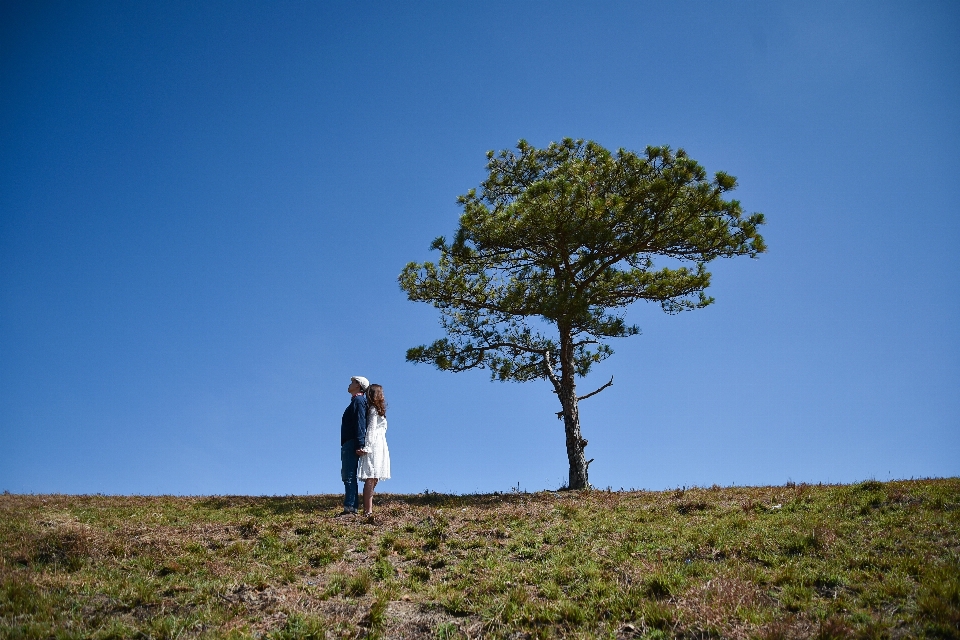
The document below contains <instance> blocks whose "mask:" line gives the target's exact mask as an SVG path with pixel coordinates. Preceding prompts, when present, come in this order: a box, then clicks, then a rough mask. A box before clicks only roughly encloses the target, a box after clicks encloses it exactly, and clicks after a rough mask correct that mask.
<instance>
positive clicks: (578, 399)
mask: <svg viewBox="0 0 960 640" xmlns="http://www.w3.org/2000/svg"><path fill="white" fill-rule="evenodd" d="M611 385H613V376H610V381H609V382H608V383H607V384H605V385H603V386H602V387H600V388H599V389H597V390H596V391H591V392H590V393H588V394H587V395H585V396H580V397H579V398H577V402H580V401H581V400H586V399H587V398H589V397H590V396H595V395H597V394H598V393H600V392H601V391H603V390H604V389H606V388H607V387H609V386H611Z"/></svg>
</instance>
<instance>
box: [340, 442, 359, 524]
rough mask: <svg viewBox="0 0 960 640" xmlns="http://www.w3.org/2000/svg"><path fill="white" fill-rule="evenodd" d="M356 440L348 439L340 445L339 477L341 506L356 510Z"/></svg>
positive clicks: (346, 509)
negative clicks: (341, 489)
mask: <svg viewBox="0 0 960 640" xmlns="http://www.w3.org/2000/svg"><path fill="white" fill-rule="evenodd" d="M359 462H360V458H359V457H358V456H357V441H356V440H348V441H347V442H344V443H343V444H342V445H340V479H341V480H343V508H344V510H345V511H356V510H357V489H358V487H357V466H358V463H359Z"/></svg>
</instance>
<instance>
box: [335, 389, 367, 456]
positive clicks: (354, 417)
mask: <svg viewBox="0 0 960 640" xmlns="http://www.w3.org/2000/svg"><path fill="white" fill-rule="evenodd" d="M351 440H356V441H357V448H358V449H362V448H363V447H365V446H366V444H367V397H366V396H364V395H363V394H361V395H359V396H353V397H352V398H350V406H349V407H347V410H346V411H344V412H343V419H342V420H341V421H340V444H341V445H342V444H343V443H345V442H349V441H351Z"/></svg>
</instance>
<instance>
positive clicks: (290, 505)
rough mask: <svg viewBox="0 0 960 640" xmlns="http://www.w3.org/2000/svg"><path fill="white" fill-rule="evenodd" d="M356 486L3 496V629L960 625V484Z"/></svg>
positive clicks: (854, 630) (773, 631)
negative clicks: (309, 493)
mask: <svg viewBox="0 0 960 640" xmlns="http://www.w3.org/2000/svg"><path fill="white" fill-rule="evenodd" d="M337 501H338V498H337V497H336V496H314V497H283V498H281V497H276V498H269V497H263V498H252V497H209V498H174V497H155V498H149V497H109V496H55V495H47V496H21V495H3V496H0V637H2V638H102V639H104V640H106V639H108V638H128V637H129V638H132V637H139V638H175V637H176V638H208V637H209V638H214V637H234V638H244V637H263V638H271V639H276V640H281V639H283V640H286V639H293V638H357V637H368V638H400V637H403V638H467V637H470V638H473V637H478V636H480V635H482V636H483V637H492V638H498V637H502V638H506V637H537V638H549V637H590V638H594V637H604V638H647V639H652V638H708V637H711V638H762V639H771V640H772V639H774V638H824V639H826V638H913V637H927V638H958V637H960V479H946V480H918V481H903V482H889V483H880V482H873V481H870V482H864V483H861V484H858V485H851V486H808V485H802V484H801V485H793V484H789V485H787V486H783V487H754V488H739V487H735V488H722V489H721V488H718V487H713V488H709V489H700V488H696V489H688V490H676V491H668V492H608V491H582V492H573V491H571V492H559V493H553V492H542V493H536V494H524V493H516V492H514V493H510V494H505V495H496V494H495V495H468V496H455V495H442V494H434V493H430V494H424V495H419V496H399V495H384V496H383V497H382V498H381V502H380V505H381V506H380V510H379V511H378V515H377V522H376V523H374V524H367V523H365V522H364V521H363V520H361V519H334V518H332V517H331V516H332V514H333V513H335V512H336V510H337Z"/></svg>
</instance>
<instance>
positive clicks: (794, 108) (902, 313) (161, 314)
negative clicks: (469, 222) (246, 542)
mask: <svg viewBox="0 0 960 640" xmlns="http://www.w3.org/2000/svg"><path fill="white" fill-rule="evenodd" d="M563 137H575V138H577V137H579V138H587V139H593V140H596V141H598V142H600V143H601V144H603V145H605V146H607V147H610V148H618V147H624V148H627V149H633V150H642V149H643V148H644V147H645V146H646V145H648V144H653V145H660V144H668V145H671V146H673V147H683V148H685V149H686V150H687V151H688V152H689V153H690V155H691V156H692V157H694V158H696V159H697V160H699V161H700V162H701V163H702V164H703V165H704V166H705V167H706V169H707V170H708V171H710V172H713V171H717V170H724V171H727V172H729V173H731V174H733V175H735V176H737V177H738V178H739V181H740V188H739V190H738V191H737V192H735V196H736V197H738V198H739V199H740V200H741V201H742V203H743V206H744V209H745V210H746V211H748V212H752V211H762V212H764V213H765V214H766V215H767V219H768V225H767V226H766V228H765V230H764V236H765V238H766V240H767V242H768V244H769V253H767V254H765V255H763V256H761V257H760V259H758V260H750V259H746V258H743V259H736V260H729V261H718V262H715V263H713V267H714V268H713V271H714V285H713V286H712V287H711V289H710V290H709V293H711V294H712V295H713V296H714V297H715V298H716V303H715V304H714V305H713V306H711V307H709V308H707V309H704V310H699V311H694V312H689V313H685V314H681V315H679V316H666V315H664V314H663V313H662V312H661V311H660V309H659V307H658V306H657V305H643V304H638V305H637V306H635V307H633V308H630V309H629V312H628V319H630V320H632V321H633V322H635V323H637V324H639V325H640V327H641V329H642V331H643V334H642V335H641V336H638V337H634V338H630V339H627V340H621V341H618V342H614V344H613V347H614V349H615V351H616V354H615V355H614V356H613V357H612V358H611V359H609V360H607V361H606V362H604V363H602V364H601V365H600V366H598V367H597V369H596V371H595V372H594V373H593V374H591V376H590V377H589V378H587V379H586V380H585V381H584V382H583V383H582V387H581V388H582V389H583V390H584V391H587V390H590V389H593V388H595V387H596V386H599V385H600V384H602V383H603V382H604V381H606V379H607V378H609V376H610V375H615V384H614V386H613V387H612V388H611V389H608V390H607V391H605V392H603V393H602V394H600V395H599V396H596V397H594V398H591V399H590V400H587V401H585V402H584V403H583V405H582V407H581V411H582V420H583V431H584V436H585V437H586V438H587V439H588V440H589V441H590V444H589V446H588V448H587V454H588V457H590V458H595V462H594V463H593V464H592V465H591V467H590V471H591V481H592V482H593V483H594V484H595V485H597V486H601V487H606V486H608V485H609V486H612V487H613V488H620V487H624V488H630V487H637V488H640V487H644V488H652V489H656V488H666V487H676V486H681V485H687V486H689V485H711V484H714V483H717V484H721V485H729V484H779V483H783V482H786V481H788V480H793V481H797V482H800V481H807V482H818V481H822V482H849V481H856V480H861V479H865V478H877V479H881V480H885V479H888V478H902V477H911V476H955V475H958V474H960V252H958V250H957V247H958V246H960V198H958V184H960V182H958V175H960V153H958V151H957V149H958V148H960V5H958V4H957V3H955V2H899V3H889V2H876V1H870V2H839V3H838V2H833V1H827V2H791V3H779V2H766V1H761V2H677V3H663V2H656V3H655V2H622V3H617V2H589V3H575V2H569V3H563V2H552V1H551V2H519V3H518V2H417V3H396V2H362V3H356V2H339V3H338V2H324V3H319V2H304V3H289V2H284V3H273V2H263V3H248V2H222V3H214V2H203V3H196V2H182V3H177V2H162V3H155V2H153V3H135V2H116V3H108V2H97V3H89V2H81V3H76V2H73V3H54V2H47V3H41V2H19V3H18V2H3V3H2V4H0V490H4V489H6V490H9V491H12V492H66V493H92V492H103V493H122V494H127V493H151V494H152V493H178V494H211V493H245V494H287V493H317V492H324V493H326V492H337V491H340V490H341V489H342V485H341V484H340V482H339V460H338V452H339V435H338V429H339V419H340V414H341V413H342V411H343V408H344V407H345V406H346V404H347V401H348V395H347V393H346V386H347V384H348V379H349V377H350V376H351V375H357V374H359V375H364V376H366V377H368V378H370V379H371V380H373V381H375V382H379V383H381V384H383V385H384V388H385V391H386V395H387V399H388V401H389V402H390V413H389V419H390V431H389V433H388V438H389V441H390V447H391V451H392V454H393V472H394V479H392V480H390V481H389V482H388V483H384V484H383V485H382V486H381V488H382V489H383V490H388V491H395V492H418V491H422V490H423V489H425V488H429V489H431V490H434V491H455V492H473V491H494V490H501V491H503V490H509V489H510V487H516V486H518V483H519V486H520V487H521V488H524V489H527V490H537V489H544V488H557V487H558V486H559V485H560V484H561V483H562V482H563V480H564V479H565V478H566V474H567V463H566V455H565V453H564V439H563V431H562V423H561V422H559V421H558V420H557V419H556V417H555V415H554V412H555V411H557V410H558V407H557V402H556V399H555V397H554V396H553V395H552V393H551V392H550V389H549V383H547V382H534V383H528V384H524V385H517V384H502V383H493V382H490V381H489V378H488V376H487V374H486V373H485V372H482V371H480V372H469V373H462V374H450V373H441V372H438V371H436V370H433V369H431V368H428V367H426V366H424V365H412V364H408V363H406V362H405V361H404V353H405V350H406V349H407V348H408V347H411V346H415V345H417V344H421V343H424V342H429V341H432V340H433V339H435V338H437V337H440V335H441V334H440V327H439V325H438V323H437V314H436V312H435V311H434V310H433V309H432V308H430V307H428V306H426V305H422V304H421V305H417V304H414V303H412V302H408V301H407V300H406V298H405V296H404V295H403V293H402V292H401V291H400V289H399V288H398V286H397V284H396V276H397V274H398V273H399V272H400V270H401V268H402V267H403V265H404V264H405V263H407V262H408V261H411V260H417V261H422V260H425V259H429V258H430V257H431V252H430V251H429V243H430V241H431V240H432V239H433V238H434V237H436V236H438V235H448V236H449V235H450V234H451V232H452V231H453V230H454V228H455V226H456V221H457V216H458V214H459V210H458V207H457V205H456V201H455V199H456V196H457V195H458V194H461V193H464V192H465V191H467V190H468V189H470V188H471V187H475V186H477V185H478V184H479V182H480V181H481V180H482V179H483V177H484V172H483V167H484V163H485V157H484V154H485V152H486V151H487V150H488V149H503V148H508V147H512V146H513V145H515V144H516V142H517V140H518V139H520V138H526V139H527V140H529V141H530V142H531V143H532V144H535V145H537V146H542V145H546V144H548V143H549V142H550V141H552V140H558V139H560V138H563Z"/></svg>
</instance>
